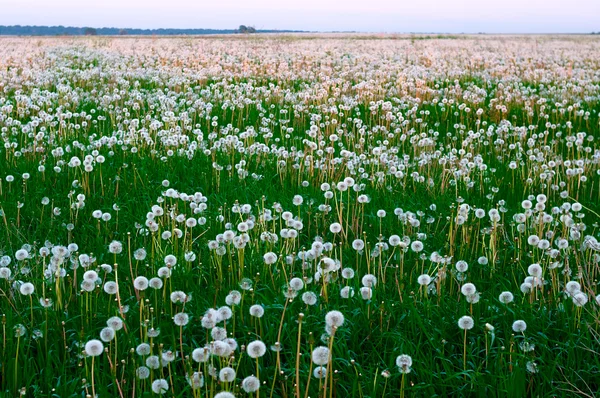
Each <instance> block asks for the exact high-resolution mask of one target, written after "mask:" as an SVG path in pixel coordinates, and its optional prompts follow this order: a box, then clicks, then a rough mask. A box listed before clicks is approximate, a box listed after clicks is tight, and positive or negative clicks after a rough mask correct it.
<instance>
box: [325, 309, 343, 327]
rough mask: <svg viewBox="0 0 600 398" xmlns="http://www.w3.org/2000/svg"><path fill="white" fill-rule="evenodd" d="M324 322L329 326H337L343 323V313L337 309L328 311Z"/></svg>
mask: <svg viewBox="0 0 600 398" xmlns="http://www.w3.org/2000/svg"><path fill="white" fill-rule="evenodd" d="M325 323H326V324H327V325H329V326H335V327H336V328H339V327H340V326H342V325H343V324H344V314H342V313H341V312H339V311H329V312H328V313H327V314H326V315H325Z"/></svg>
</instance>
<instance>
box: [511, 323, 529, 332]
mask: <svg viewBox="0 0 600 398" xmlns="http://www.w3.org/2000/svg"><path fill="white" fill-rule="evenodd" d="M525 329H527V324H526V323H525V321H523V320H517V321H514V322H513V324H512V330H514V331H515V332H517V333H522V332H524V331H525Z"/></svg>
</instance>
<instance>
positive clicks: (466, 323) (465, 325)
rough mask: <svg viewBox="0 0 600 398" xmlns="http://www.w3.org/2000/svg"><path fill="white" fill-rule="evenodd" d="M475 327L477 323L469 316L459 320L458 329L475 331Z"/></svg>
mask: <svg viewBox="0 0 600 398" xmlns="http://www.w3.org/2000/svg"><path fill="white" fill-rule="evenodd" d="M473 326H475V321H473V318H471V317H470V316H468V315H465V316H462V317H460V319H459V320H458V327H459V328H461V329H463V330H470V329H473Z"/></svg>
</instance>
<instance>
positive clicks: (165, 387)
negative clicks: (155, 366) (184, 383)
mask: <svg viewBox="0 0 600 398" xmlns="http://www.w3.org/2000/svg"><path fill="white" fill-rule="evenodd" d="M152 391H153V392H154V393H155V394H160V395H162V394H164V393H166V392H167V391H169V383H168V382H167V381H166V380H165V379H156V380H154V381H153V382H152Z"/></svg>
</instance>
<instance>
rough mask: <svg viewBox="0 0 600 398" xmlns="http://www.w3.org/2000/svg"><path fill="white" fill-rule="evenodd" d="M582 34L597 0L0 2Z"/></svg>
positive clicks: (52, 15) (13, 8) (44, 18)
mask: <svg viewBox="0 0 600 398" xmlns="http://www.w3.org/2000/svg"><path fill="white" fill-rule="evenodd" d="M242 24H243V25H248V26H254V27H256V28H257V29H292V30H308V31H323V32H330V31H358V32H390V33H392V32H398V33H405V32H406V33H408V32H417V33H422V32H440V33H478V32H485V33H589V32H592V31H594V32H597V31H600V0H212V1H207V0H163V1H157V0H0V25H65V26H91V27H117V28H146V29H149V28H211V29H234V28H237V27H238V26H239V25H242Z"/></svg>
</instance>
